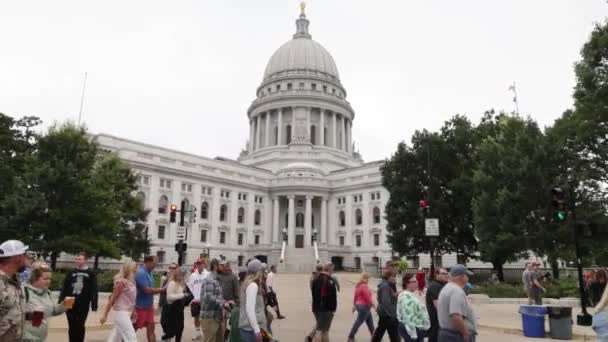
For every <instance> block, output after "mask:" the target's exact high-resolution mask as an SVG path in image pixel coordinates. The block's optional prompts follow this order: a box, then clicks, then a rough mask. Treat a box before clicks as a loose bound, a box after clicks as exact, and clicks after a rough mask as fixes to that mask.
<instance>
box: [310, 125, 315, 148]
mask: <svg viewBox="0 0 608 342" xmlns="http://www.w3.org/2000/svg"><path fill="white" fill-rule="evenodd" d="M310 143H311V144H313V145H316V144H317V127H315V125H311V126H310Z"/></svg>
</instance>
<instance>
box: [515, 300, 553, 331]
mask: <svg viewBox="0 0 608 342" xmlns="http://www.w3.org/2000/svg"><path fill="white" fill-rule="evenodd" d="M519 313H520V314H521V322H522V324H523V328H524V336H526V337H545V314H546V313H547V309H546V308H545V307H544V306H540V305H522V306H520V307H519Z"/></svg>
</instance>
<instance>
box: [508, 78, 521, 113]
mask: <svg viewBox="0 0 608 342" xmlns="http://www.w3.org/2000/svg"><path fill="white" fill-rule="evenodd" d="M509 90H511V91H512V92H513V102H515V111H516V112H517V115H519V102H518V101H517V88H516V87H515V82H513V85H511V86H509Z"/></svg>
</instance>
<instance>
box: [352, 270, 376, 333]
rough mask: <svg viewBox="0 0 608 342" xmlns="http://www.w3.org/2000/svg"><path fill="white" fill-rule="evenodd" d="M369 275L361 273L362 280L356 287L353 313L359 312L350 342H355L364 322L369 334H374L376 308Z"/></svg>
mask: <svg viewBox="0 0 608 342" xmlns="http://www.w3.org/2000/svg"><path fill="white" fill-rule="evenodd" d="M368 283H369V274H367V273H365V272H364V273H361V278H360V279H359V282H358V283H357V285H356V286H355V295H354V299H353V313H354V312H357V318H355V322H354V323H353V327H352V328H351V329H350V332H349V333H348V342H354V341H355V335H357V331H358V330H359V327H360V326H361V324H363V322H365V324H367V328H368V329H369V334H370V335H373V334H374V318H373V317H372V308H374V309H375V308H376V306H375V305H374V302H373V300H372V291H371V290H370V288H369V286H368Z"/></svg>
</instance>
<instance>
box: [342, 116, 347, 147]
mask: <svg viewBox="0 0 608 342" xmlns="http://www.w3.org/2000/svg"><path fill="white" fill-rule="evenodd" d="M342 151H344V152H346V151H348V146H347V145H346V116H344V115H342Z"/></svg>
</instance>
